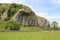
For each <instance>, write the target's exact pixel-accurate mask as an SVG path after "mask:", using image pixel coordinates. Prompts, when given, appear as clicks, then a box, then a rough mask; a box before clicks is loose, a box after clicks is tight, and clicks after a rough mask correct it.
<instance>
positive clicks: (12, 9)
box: [0, 3, 50, 27]
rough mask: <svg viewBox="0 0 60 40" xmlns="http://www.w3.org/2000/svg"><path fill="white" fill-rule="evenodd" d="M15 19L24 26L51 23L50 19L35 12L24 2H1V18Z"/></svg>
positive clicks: (6, 19)
mask: <svg viewBox="0 0 60 40" xmlns="http://www.w3.org/2000/svg"><path fill="white" fill-rule="evenodd" d="M11 19H12V20H14V21H16V22H19V23H21V24H22V25H24V26H45V27H48V26H49V25H50V23H49V21H48V20H47V19H45V18H43V17H39V16H37V15H35V13H34V12H33V11H32V10H31V9H30V8H29V7H27V6H25V5H22V4H15V3H13V4H0V20H3V21H8V20H11Z"/></svg>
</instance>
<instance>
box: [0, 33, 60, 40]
mask: <svg viewBox="0 0 60 40" xmlns="http://www.w3.org/2000/svg"><path fill="white" fill-rule="evenodd" d="M0 40H60V32H0Z"/></svg>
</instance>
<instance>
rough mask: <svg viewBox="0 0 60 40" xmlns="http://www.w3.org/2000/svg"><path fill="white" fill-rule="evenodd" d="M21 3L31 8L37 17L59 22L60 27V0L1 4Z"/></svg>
mask: <svg viewBox="0 0 60 40" xmlns="http://www.w3.org/2000/svg"><path fill="white" fill-rule="evenodd" d="M12 2H14V3H19V4H24V5H26V6H28V7H30V8H31V9H32V10H33V11H34V12H35V14H36V15H38V16H41V17H44V18H46V19H47V20H49V21H50V22H53V21H57V22H58V23H59V25H60V0H0V3H12Z"/></svg>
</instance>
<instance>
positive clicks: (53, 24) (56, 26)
mask: <svg viewBox="0 0 60 40" xmlns="http://www.w3.org/2000/svg"><path fill="white" fill-rule="evenodd" d="M51 26H52V27H53V30H59V26H58V22H56V21H53V22H52V24H51Z"/></svg>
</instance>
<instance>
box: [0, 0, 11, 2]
mask: <svg viewBox="0 0 60 40" xmlns="http://www.w3.org/2000/svg"><path fill="white" fill-rule="evenodd" d="M0 3H12V0H0Z"/></svg>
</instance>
